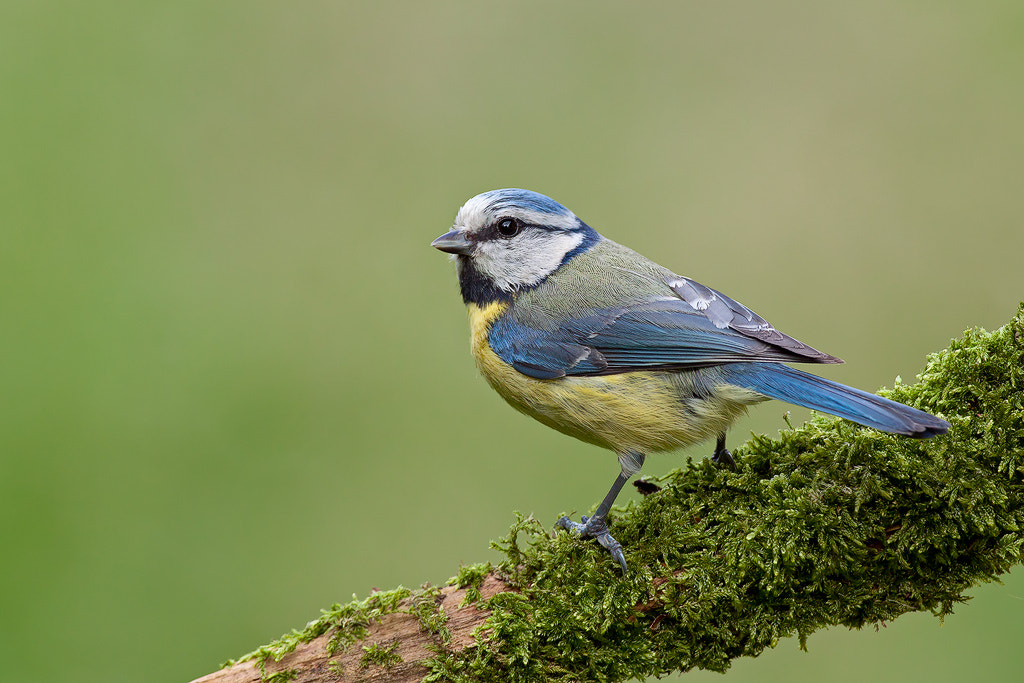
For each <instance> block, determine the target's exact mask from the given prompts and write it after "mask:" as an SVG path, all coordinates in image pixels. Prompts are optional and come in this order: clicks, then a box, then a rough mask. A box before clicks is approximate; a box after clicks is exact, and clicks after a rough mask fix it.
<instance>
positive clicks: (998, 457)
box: [198, 304, 1024, 683]
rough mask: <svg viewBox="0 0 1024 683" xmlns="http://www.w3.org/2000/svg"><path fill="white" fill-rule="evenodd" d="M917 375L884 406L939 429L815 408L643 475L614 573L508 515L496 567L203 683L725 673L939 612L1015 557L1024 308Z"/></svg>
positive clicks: (1018, 552) (375, 609)
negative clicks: (783, 641) (816, 641)
mask: <svg viewBox="0 0 1024 683" xmlns="http://www.w3.org/2000/svg"><path fill="white" fill-rule="evenodd" d="M920 380H921V381H920V382H919V383H918V384H915V385H912V386H911V385H904V384H901V383H899V382H897V386H896V387H895V388H894V389H892V390H891V391H888V392H886V395H888V396H889V397H891V398H893V399H895V400H898V401H901V402H904V403H908V404H910V405H914V406H917V407H919V408H922V409H924V410H928V411H930V412H933V413H937V414H939V415H941V416H943V417H945V418H946V419H948V420H949V421H950V422H951V423H952V428H951V429H950V431H949V433H948V434H947V435H945V436H940V437H937V438H934V439H930V440H926V441H919V440H914V439H908V438H903V437H895V436H891V435H888V434H883V433H880V432H876V431H873V430H870V429H864V428H861V427H858V426H856V425H853V424H851V423H849V422H845V421H843V420H838V419H835V418H831V417H826V416H816V417H815V418H814V419H812V420H811V421H810V422H808V423H807V424H805V425H803V426H801V427H799V428H797V429H793V430H789V431H785V432H783V433H781V435H780V438H779V439H777V440H773V439H768V438H766V437H762V436H759V437H755V438H753V439H752V440H751V441H749V442H748V443H747V444H745V445H744V446H743V447H741V448H739V449H736V451H735V456H736V459H737V462H738V463H739V466H738V470H737V471H735V472H731V471H725V470H718V469H716V468H715V467H714V466H713V465H712V464H711V463H710V462H707V461H701V462H697V463H693V462H690V463H688V466H687V467H686V468H684V469H683V470H677V471H674V472H672V473H670V474H668V475H666V476H665V477H663V478H662V479H660V480H657V483H656V484H648V486H646V487H644V488H645V489H646V492H647V493H648V494H649V495H646V496H645V498H644V499H643V500H641V501H639V502H637V503H634V504H630V505H629V506H628V507H626V508H625V509H623V510H617V511H616V512H615V514H614V515H613V517H612V520H611V526H612V529H613V533H614V534H615V537H616V538H618V539H619V540H620V541H621V542H622V544H623V546H624V547H625V548H626V553H627V557H628V560H629V564H630V567H631V568H632V569H633V574H632V575H631V576H629V577H627V578H625V579H624V578H622V577H621V576H620V575H619V570H618V567H617V565H615V563H614V562H613V561H612V560H611V558H610V557H609V556H608V554H607V553H606V552H605V551H604V550H603V549H602V548H600V547H598V546H597V544H595V543H592V542H588V541H584V540H581V539H579V538H575V537H573V536H570V535H569V534H566V533H554V532H552V531H550V530H549V529H548V528H546V527H545V526H544V525H542V524H540V523H539V522H538V521H536V520H533V519H531V518H525V519H524V518H519V519H518V520H517V522H516V523H515V524H514V525H513V527H512V529H511V531H510V532H509V535H508V536H507V537H506V538H504V539H503V540H502V541H500V542H499V543H498V544H497V545H498V547H499V548H500V549H501V550H503V551H504V553H505V556H506V559H505V561H503V562H502V563H500V564H499V565H497V566H494V567H492V566H490V565H474V566H470V567H463V568H462V570H461V571H460V573H459V576H457V577H455V578H454V579H452V581H451V582H450V585H449V586H447V587H445V588H437V587H425V588H422V589H420V590H418V591H410V590H407V589H402V588H399V589H396V590H394V591H388V592H380V593H374V594H373V595H371V596H370V597H368V598H367V599H366V600H363V601H361V602H353V603H349V604H347V605H334V606H333V607H332V608H331V609H329V610H326V611H324V613H323V615H322V616H321V617H320V618H319V619H317V620H316V621H313V622H310V624H308V625H307V627H306V628H305V629H303V630H302V631H294V632H292V633H291V634H289V635H287V636H285V637H283V638H282V639H281V640H279V641H277V642H276V643H272V644H270V645H267V646H265V647H263V648H260V649H259V650H256V651H255V652H253V653H250V654H249V655H247V656H245V657H243V658H242V659H240V660H239V661H237V662H232V663H229V665H228V666H227V667H226V668H225V669H222V670H221V671H218V672H215V673H212V674H210V675H208V676H205V677H203V678H201V679H198V681H201V682H202V683H227V682H231V683H240V682H242V681H246V682H248V681H260V680H276V681H284V680H297V681H334V680H367V681H373V680H392V681H420V680H446V681H447V680H456V681H532V680H572V681H622V680H626V679H629V678H633V677H647V676H654V675H661V674H666V673H669V672H672V671H685V670H687V669H690V668H694V667H699V668H704V669H712V670H718V671H722V670H725V669H726V668H728V666H729V664H730V661H731V660H732V659H733V658H735V657H739V656H744V655H746V656H756V655H757V654H759V653H760V652H761V651H762V650H763V649H764V648H765V647H769V646H773V645H774V644H775V643H776V642H777V641H778V640H779V639H780V638H784V637H789V636H792V635H796V636H797V637H799V638H800V640H801V644H802V643H803V642H804V640H805V639H806V637H807V636H808V635H809V634H810V633H812V632H813V631H815V630H817V629H820V628H823V627H826V626H831V625H840V624H841V625H844V626H848V627H856V628H860V627H862V626H864V625H867V624H878V623H880V622H883V621H889V620H892V619H894V618H896V617H898V616H899V615H901V614H905V613H907V612H913V611H920V610H926V611H930V612H932V613H933V614H935V615H937V616H939V617H943V616H945V615H947V614H949V613H951V612H952V607H953V605H954V604H956V603H958V602H962V601H963V600H964V597H963V592H964V591H965V590H967V589H968V588H970V587H971V586H974V585H977V584H979V583H982V582H986V581H991V580H992V579H994V578H995V577H997V576H998V575H999V574H1001V573H1004V572H1006V571H1008V570H1009V569H1010V568H1011V567H1012V566H1014V565H1015V564H1017V563H1019V562H1020V561H1021V560H1022V545H1024V304H1022V305H1021V308H1020V309H1019V310H1018V312H1017V315H1016V317H1015V318H1014V320H1012V321H1011V322H1010V323H1009V324H1007V325H1006V326H1004V327H1003V328H1001V329H999V330H997V331H995V332H991V333H989V332H984V331H981V330H969V331H968V332H967V333H965V335H964V337H963V338H962V339H959V340H954V341H953V342H952V344H951V346H950V348H949V349H947V350H945V351H942V352H940V353H937V354H933V355H932V356H930V357H929V363H928V366H927V369H926V370H925V372H924V373H923V374H922V375H921V378H920ZM642 490H644V489H642Z"/></svg>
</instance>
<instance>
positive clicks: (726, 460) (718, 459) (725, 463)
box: [711, 432, 736, 472]
mask: <svg viewBox="0 0 1024 683" xmlns="http://www.w3.org/2000/svg"><path fill="white" fill-rule="evenodd" d="M711 462H713V463H715V464H716V465H718V467H719V469H721V468H722V467H728V468H729V469H730V470H732V471H734V472H735V471H736V461H735V460H734V459H733V457H732V453H730V452H729V449H728V448H726V447H725V432H722V433H721V434H719V435H718V440H717V441H716V442H715V452H714V454H713V455H712V456H711Z"/></svg>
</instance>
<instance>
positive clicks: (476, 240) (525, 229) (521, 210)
mask: <svg viewBox="0 0 1024 683" xmlns="http://www.w3.org/2000/svg"><path fill="white" fill-rule="evenodd" d="M599 239H600V236H599V235H598V234H597V233H596V232H594V230H593V229H592V228H591V227H590V226H588V225H587V224H586V223H584V222H583V221H581V220H580V219H579V218H577V217H576V215H575V214H574V213H573V212H572V211H570V210H569V209H567V208H565V207H564V206H562V205H561V204H559V203H558V202H556V201H555V200H553V199H551V198H549V197H545V196H544V195H542V194H538V193H536V192H531V191H529V190H518V189H505V190H491V191H490V192H484V193H483V194H478V195H477V196H475V197H473V198H472V199H470V200H469V201H468V202H466V203H465V204H464V205H463V206H462V208H461V209H459V213H458V214H457V215H456V216H455V223H454V225H453V226H452V229H451V230H449V231H448V232H446V233H445V234H443V235H441V236H440V237H438V238H437V239H436V240H434V241H433V242H432V243H431V245H432V246H434V247H436V248H437V249H440V250H441V251H444V252H447V253H449V254H453V255H454V257H455V259H456V260H457V262H458V268H459V281H460V283H461V285H462V295H463V298H464V299H465V300H466V302H467V303H469V302H474V303H484V302H486V301H493V300H496V299H508V298H511V296H512V295H513V294H514V293H515V292H518V291H521V290H524V289H529V288H531V287H535V286H537V285H538V284H540V283H541V282H543V281H544V279H545V278H546V277H548V276H549V275H551V273H553V272H555V271H556V270H558V269H559V268H560V267H561V266H562V265H563V264H565V263H566V262H568V261H569V260H571V259H572V258H573V257H574V256H576V255H577V254H579V253H581V252H583V251H586V250H587V249H589V248H590V247H591V246H593V245H594V244H595V243H596V242H597V241H598V240H599Z"/></svg>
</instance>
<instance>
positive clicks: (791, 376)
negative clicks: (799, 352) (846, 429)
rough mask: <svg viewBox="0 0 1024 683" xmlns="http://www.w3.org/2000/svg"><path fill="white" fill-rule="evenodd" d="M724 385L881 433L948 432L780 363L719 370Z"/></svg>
mask: <svg viewBox="0 0 1024 683" xmlns="http://www.w3.org/2000/svg"><path fill="white" fill-rule="evenodd" d="M722 369H723V371H724V372H725V378H724V379H725V381H726V382H728V383H729V384H733V385H736V386H739V387H743V388H745V389H750V390H752V391H756V392H757V393H759V394H764V395H765V396H768V397H770V398H774V399H778V400H780V401H785V402H786V403H792V404H794V405H798V406H803V407H805V408H812V409H813V410H820V411H821V412H824V413H828V414H830V415H836V416H838V417H842V418H845V419H847V420H851V421H853V422H856V423H857V424H861V425H864V426H866V427H873V428H875V429H879V430H881V431H883V432H892V433H893V434H905V435H907V436H913V437H916V438H919V439H926V438H928V437H931V436H935V435H936V434H944V433H945V432H946V430H947V429H949V423H948V422H946V421H945V420H942V419H940V418H937V417H935V416H934V415H930V414H928V413H926V412H924V411H921V410H918V409H917V408H911V407H910V406H905V405H903V404H902V403H897V402H896V401H890V400H889V399H887V398H882V397H881V396H876V395H874V394H869V393H867V392H866V391H861V390H860V389H854V388H853V387H848V386H846V385H844V384H839V383H838V382H833V381H831V380H827V379H824V378H822V377H818V376H816V375H812V374H810V373H807V372H803V371H801V370H796V369H794V368H791V367H789V366H788V365H782V364H779V363H735V364H730V365H726V366H723V367H722Z"/></svg>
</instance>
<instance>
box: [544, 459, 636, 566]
mask: <svg viewBox="0 0 1024 683" xmlns="http://www.w3.org/2000/svg"><path fill="white" fill-rule="evenodd" d="M643 464H644V454H643V453H637V452H636V451H626V452H625V453H623V454H620V455H619V465H620V466H621V468H622V471H621V472H619V476H617V477H616V478H615V482H614V483H613V484H612V487H611V489H609V491H608V495H606V496H605V497H604V500H602V501H601V504H600V505H598V506H597V510H596V511H594V516H593V517H587V516H586V515H583V517H581V518H580V519H581V521H582V524H581V523H580V522H574V521H572V520H571V519H569V518H568V517H562V518H560V519H559V520H558V522H557V525H558V526H560V527H562V528H563V529H566V530H568V531H575V532H577V533H579V534H580V535H581V536H590V537H591V538H595V539H597V542H598V543H600V544H601V545H603V546H604V547H605V548H607V549H608V552H610V553H611V554H612V557H614V558H615V559H616V560H617V561H618V563H619V566H620V567H622V575H623V576H625V575H626V574H627V573H629V570H628V569H627V568H626V556H625V555H624V554H623V552H622V545H621V544H620V543H619V542H618V541H616V540H615V539H614V538H612V535H611V533H610V532H609V531H608V525H607V524H606V523H605V520H606V519H607V518H608V513H609V512H610V511H611V509H612V504H613V503H615V498H616V497H617V496H618V495H619V491H621V490H622V487H623V486H625V484H626V482H627V481H629V478H630V477H632V476H633V475H634V474H636V473H637V472H639V471H640V468H641V467H643Z"/></svg>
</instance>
